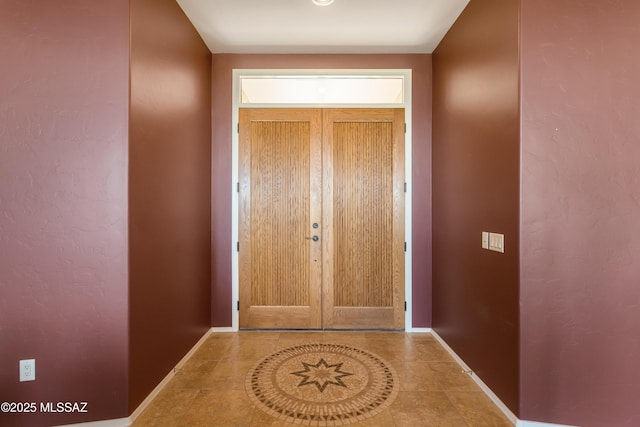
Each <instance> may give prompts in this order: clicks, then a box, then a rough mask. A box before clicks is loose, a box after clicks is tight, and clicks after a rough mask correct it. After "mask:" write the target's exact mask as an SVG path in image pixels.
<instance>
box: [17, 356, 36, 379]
mask: <svg viewBox="0 0 640 427" xmlns="http://www.w3.org/2000/svg"><path fill="white" fill-rule="evenodd" d="M35 380H36V359H26V360H21V361H20V381H35Z"/></svg>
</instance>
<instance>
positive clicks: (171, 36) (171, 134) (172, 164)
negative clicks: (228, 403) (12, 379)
mask: <svg viewBox="0 0 640 427" xmlns="http://www.w3.org/2000/svg"><path fill="white" fill-rule="evenodd" d="M210 112H211V54H210V53H209V51H208V49H207V48H206V47H205V45H204V43H203V42H202V40H201V39H200V37H199V35H198V34H197V33H196V31H195V30H194V29H193V27H192V25H191V23H190V22H189V21H188V20H187V18H186V16H185V15H184V14H183V12H182V10H181V9H180V7H179V6H178V4H177V3H176V2H175V1H173V0H133V1H132V3H131V105H130V155H129V157H130V163H129V168H130V173H129V175H130V179H129V228H130V246H129V256H130V260H129V271H130V273H129V274H130V289H129V294H130V307H129V316H130V324H129V328H130V344H129V345H130V353H129V363H130V365H129V368H130V371H129V372H130V377H129V410H130V411H133V410H134V409H135V408H136V407H137V405H138V404H139V403H140V402H141V401H142V400H143V399H144V398H145V397H146V396H147V395H148V394H149V393H150V392H151V391H152V390H153V388H154V387H155V386H156V385H157V384H158V383H159V382H160V381H161V380H162V379H163V378H164V377H165V375H167V374H168V373H169V371H170V370H171V368H173V366H175V364H176V363H177V362H178V361H179V360H180V359H181V358H182V357H183V356H184V355H185V354H186V353H187V351H188V350H189V349H190V348H191V347H192V346H193V345H194V344H195V343H196V342H197V340H198V339H199V338H200V337H202V335H203V334H204V333H205V332H206V331H207V329H208V328H210V326H211V311H210V300H211V285H210V283H211V250H210V238H211V229H210V227H211V221H210V212H211V208H210V206H211V181H210V180H211V163H210V159H211V115H210Z"/></svg>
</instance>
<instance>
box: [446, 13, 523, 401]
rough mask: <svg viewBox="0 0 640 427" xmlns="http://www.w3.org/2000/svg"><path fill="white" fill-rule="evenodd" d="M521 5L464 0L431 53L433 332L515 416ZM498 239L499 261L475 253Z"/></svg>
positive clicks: (491, 255)
mask: <svg viewBox="0 0 640 427" xmlns="http://www.w3.org/2000/svg"><path fill="white" fill-rule="evenodd" d="M518 13H519V12H518V2H515V1H512V0H487V1H471V2H470V3H469V5H468V6H467V8H466V9H465V10H464V11H463V13H462V14H461V16H460V17H459V18H458V20H457V21H456V23H455V24H454V25H453V27H452V28H451V29H450V30H449V32H448V33H447V35H446V36H445V38H444V40H443V41H442V42H441V43H440V45H439V46H438V48H437V49H436V51H435V52H434V54H433V230H434V231H433V327H434V330H435V331H436V332H437V333H438V334H439V335H440V336H441V337H442V338H443V339H444V340H445V341H446V342H447V343H448V344H449V345H450V346H451V347H452V348H453V349H454V350H455V351H456V353H457V354H458V355H459V356H460V357H462V359H464V361H465V362H466V363H467V364H468V365H469V366H470V367H471V369H473V371H474V372H475V373H476V374H477V375H478V376H479V377H480V378H481V379H482V380H483V381H484V382H485V383H486V384H487V385H488V386H489V387H490V388H491V389H492V390H493V391H494V392H495V393H496V394H497V395H498V396H499V397H500V398H501V399H502V401H503V402H504V403H505V404H506V405H507V406H508V407H509V408H510V409H511V410H512V411H513V412H514V413H517V412H518V404H519V400H518V393H519V385H518V377H519V371H518V369H519V368H518V361H519V359H518V357H519V356H518V346H519V341H518V334H519V318H518V312H519V307H518V284H519V282H518V280H519V277H518V262H519V228H518V223H519V201H520V199H519V197H520V196H519V163H520V160H519V153H520V145H519V88H518V84H519V83H518V73H519V68H518V67H519V65H518ZM482 231H492V232H498V233H503V234H505V253H504V254H500V253H497V252H491V251H488V250H485V249H482V248H481V233H482Z"/></svg>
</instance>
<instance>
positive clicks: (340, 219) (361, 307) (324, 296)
mask: <svg viewBox="0 0 640 427" xmlns="http://www.w3.org/2000/svg"><path fill="white" fill-rule="evenodd" d="M239 157H240V167H239V179H240V195H239V207H240V218H239V240H240V254H239V263H240V269H239V271H240V327H241V328H308V329H312V328H320V327H322V328H327V329H351V328H354V329H402V328H403V327H404V110H402V109H326V110H318V109H297V110H296V109H241V110H240V156H239ZM314 223H315V224H316V225H317V227H314V226H313V225H314ZM314 235H317V236H318V237H319V239H318V241H313V240H309V238H310V237H311V236H314Z"/></svg>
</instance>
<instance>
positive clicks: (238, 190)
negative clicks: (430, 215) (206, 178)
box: [236, 182, 407, 193]
mask: <svg viewBox="0 0 640 427" xmlns="http://www.w3.org/2000/svg"><path fill="white" fill-rule="evenodd" d="M404 191H405V193H406V192H407V190H406V189H405V190H404ZM236 192H237V193H239V192H240V183H239V182H237V183H236Z"/></svg>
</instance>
